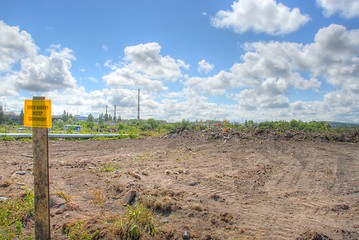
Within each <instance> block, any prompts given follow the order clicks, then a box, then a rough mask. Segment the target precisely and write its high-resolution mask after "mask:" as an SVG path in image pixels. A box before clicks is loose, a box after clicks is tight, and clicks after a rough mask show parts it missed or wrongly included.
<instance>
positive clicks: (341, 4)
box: [317, 0, 359, 18]
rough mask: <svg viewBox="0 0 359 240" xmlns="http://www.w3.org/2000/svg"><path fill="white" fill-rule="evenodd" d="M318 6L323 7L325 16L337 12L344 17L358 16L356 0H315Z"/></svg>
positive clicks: (358, 7) (358, 5)
mask: <svg viewBox="0 0 359 240" xmlns="http://www.w3.org/2000/svg"><path fill="white" fill-rule="evenodd" d="M317 4H318V6H320V7H322V8H323V9H324V15H325V16H328V17H329V16H331V15H333V14H335V13H339V14H340V15H341V16H343V17H345V18H353V17H359V1H358V0H340V1H338V0H317Z"/></svg>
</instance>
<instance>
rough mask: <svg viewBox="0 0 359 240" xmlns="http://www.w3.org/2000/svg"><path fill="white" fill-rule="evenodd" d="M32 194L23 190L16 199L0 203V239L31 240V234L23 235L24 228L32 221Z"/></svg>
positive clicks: (27, 190)
mask: <svg viewBox="0 0 359 240" xmlns="http://www.w3.org/2000/svg"><path fill="white" fill-rule="evenodd" d="M33 214H34V193H33V191H31V190H29V189H27V188H25V193H24V194H23V196H21V197H20V198H18V199H7V200H5V201H3V202H0V236H1V239H4V240H5V239H32V235H33V233H24V227H25V226H26V225H27V224H28V223H29V222H31V221H33Z"/></svg>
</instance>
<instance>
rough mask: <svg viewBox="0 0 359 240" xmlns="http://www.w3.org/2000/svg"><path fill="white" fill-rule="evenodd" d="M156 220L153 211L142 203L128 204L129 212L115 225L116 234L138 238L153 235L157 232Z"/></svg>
mask: <svg viewBox="0 0 359 240" xmlns="http://www.w3.org/2000/svg"><path fill="white" fill-rule="evenodd" d="M156 225H157V224H156V221H155V218H154V217H153V214H152V211H151V210H149V209H147V208H146V207H144V206H143V204H141V203H136V204H135V205H133V206H127V212H126V214H124V215H123V216H120V217H119V218H118V219H117V220H116V221H115V222H114V225H113V229H114V234H115V236H116V237H117V236H118V237H119V239H128V240H137V239H140V238H144V239H146V237H151V236H152V237H153V236H154V235H155V234H156Z"/></svg>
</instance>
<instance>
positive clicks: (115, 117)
mask: <svg viewBox="0 0 359 240" xmlns="http://www.w3.org/2000/svg"><path fill="white" fill-rule="evenodd" d="M113 116H114V119H116V105H115V111H114V114H113Z"/></svg>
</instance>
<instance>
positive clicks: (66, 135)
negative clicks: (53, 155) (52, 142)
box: [0, 133, 128, 138]
mask: <svg viewBox="0 0 359 240" xmlns="http://www.w3.org/2000/svg"><path fill="white" fill-rule="evenodd" d="M127 135H128V134H115V133H110V134H104V133H100V134H80V133H72V134H70V133H49V138H95V137H108V138H111V137H119V136H127ZM3 136H8V137H13V138H31V137H32V133H0V137H3Z"/></svg>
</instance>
